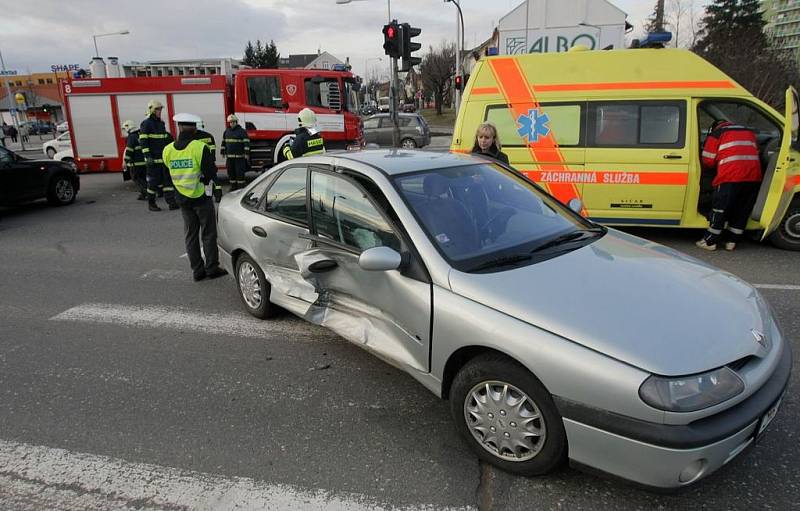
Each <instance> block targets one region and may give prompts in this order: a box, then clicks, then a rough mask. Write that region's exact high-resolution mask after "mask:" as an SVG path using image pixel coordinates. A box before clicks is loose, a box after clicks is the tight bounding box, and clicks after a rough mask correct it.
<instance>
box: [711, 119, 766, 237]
mask: <svg viewBox="0 0 800 511" xmlns="http://www.w3.org/2000/svg"><path fill="white" fill-rule="evenodd" d="M702 160H703V166H704V167H706V168H709V169H714V168H715V167H716V172H717V174H716V177H714V181H713V182H712V185H713V186H714V194H713V195H712V197H711V217H710V218H709V226H708V230H707V231H706V234H705V236H703V239H701V240H700V241H698V242H697V243H696V245H697V246H698V247H700V248H702V249H704V250H716V249H717V245H718V244H719V242H721V241H724V242H725V245H724V247H725V250H734V249H736V243H737V242H738V241H739V240H740V239H741V238H742V235H744V229H745V227H747V220H748V219H749V217H750V212H751V211H752V210H753V206H754V205H755V203H756V198H757V197H758V190H759V187H760V186H761V159H760V158H759V155H758V142H757V141H756V134H755V133H754V132H753V130H751V129H749V128H746V127H744V126H738V125H735V124H733V123H731V122H728V121H725V120H717V121H714V123H713V124H712V125H711V129H710V132H709V134H708V137H707V138H706V142H705V144H704V145H703V153H702Z"/></svg>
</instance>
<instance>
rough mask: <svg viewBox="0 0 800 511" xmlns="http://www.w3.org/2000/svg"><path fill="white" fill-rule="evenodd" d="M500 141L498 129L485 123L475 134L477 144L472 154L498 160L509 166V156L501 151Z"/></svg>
mask: <svg viewBox="0 0 800 511" xmlns="http://www.w3.org/2000/svg"><path fill="white" fill-rule="evenodd" d="M501 147H502V146H501V145H500V140H499V139H498V138H497V128H496V127H495V125H494V124H492V123H490V122H484V123H482V124H481V125H480V126H478V129H477V131H476V132H475V144H474V145H473V147H472V154H478V155H481V156H485V157H487V158H491V159H493V160H497V161H499V162H501V163H505V164H506V165H508V156H506V153H504V152H503V151H501V150H500V148H501Z"/></svg>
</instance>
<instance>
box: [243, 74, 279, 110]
mask: <svg viewBox="0 0 800 511" xmlns="http://www.w3.org/2000/svg"><path fill="white" fill-rule="evenodd" d="M247 97H248V100H249V101H250V104H251V105H253V106H263V107H267V108H281V106H282V105H283V99H282V98H281V84H280V81H279V80H278V77H277V76H252V77H249V78H248V79H247Z"/></svg>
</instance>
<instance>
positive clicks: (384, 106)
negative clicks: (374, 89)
mask: <svg viewBox="0 0 800 511" xmlns="http://www.w3.org/2000/svg"><path fill="white" fill-rule="evenodd" d="M390 103H391V102H390V100H389V98H388V97H387V96H384V97H382V98H378V111H379V112H388V111H389V105H390Z"/></svg>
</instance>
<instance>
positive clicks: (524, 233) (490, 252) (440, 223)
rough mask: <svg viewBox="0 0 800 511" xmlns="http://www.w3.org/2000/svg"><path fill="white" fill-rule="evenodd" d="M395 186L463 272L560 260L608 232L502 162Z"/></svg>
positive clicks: (419, 176)
mask: <svg viewBox="0 0 800 511" xmlns="http://www.w3.org/2000/svg"><path fill="white" fill-rule="evenodd" d="M394 182H395V186H396V187H397V188H398V190H399V191H400V194H401V195H402V196H403V197H404V199H405V201H406V202H407V204H408V205H409V207H410V208H411V209H412V210H413V212H414V214H415V215H416V217H417V219H418V220H419V221H420V223H421V224H422V226H423V228H424V229H425V231H426V233H427V234H428V237H429V238H430V239H431V241H432V242H433V243H434V244H435V245H436V246H437V248H438V249H439V251H440V252H441V253H442V254H443V255H444V256H445V257H446V258H447V259H448V261H449V262H450V263H451V264H452V265H453V267H455V268H457V269H459V270H462V271H477V270H478V269H484V268H488V267H491V266H493V264H492V263H493V262H499V263H506V262H508V261H511V260H512V259H513V261H517V260H518V261H520V262H522V261H526V260H535V259H539V260H541V259H543V258H549V257H553V253H554V252H556V251H557V250H555V249H558V250H561V249H563V248H569V249H574V248H578V246H582V245H576V242H578V241H587V242H589V241H591V240H592V239H595V238H596V237H597V236H596V235H597V234H602V233H604V232H605V229H604V228H602V227H598V226H595V225H593V224H592V223H591V222H588V221H586V220H584V219H583V218H581V217H580V216H578V215H576V214H573V213H572V212H571V211H569V210H568V209H566V208H565V207H564V206H562V205H561V204H560V203H558V202H557V201H556V200H555V199H553V198H552V197H550V196H548V195H547V194H545V193H544V192H542V191H541V190H539V189H538V188H537V187H536V186H534V185H533V184H532V183H531V182H529V181H527V180H526V179H524V178H522V177H521V176H518V175H516V174H515V173H513V172H512V171H510V170H508V169H505V168H503V167H501V166H500V165H496V164H490V163H481V164H474V165H468V166H463V167H452V168H445V169H437V170H430V171H424V172H418V173H414V174H408V175H403V176H398V177H396V178H395V180H394ZM583 234H587V236H583ZM589 234H593V235H592V236H589ZM583 244H585V243H583ZM545 252H546V253H547V255H546V256H545ZM534 254H535V257H534ZM509 258H511V259H509ZM500 265H502V264H500ZM495 266H498V265H495Z"/></svg>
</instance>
